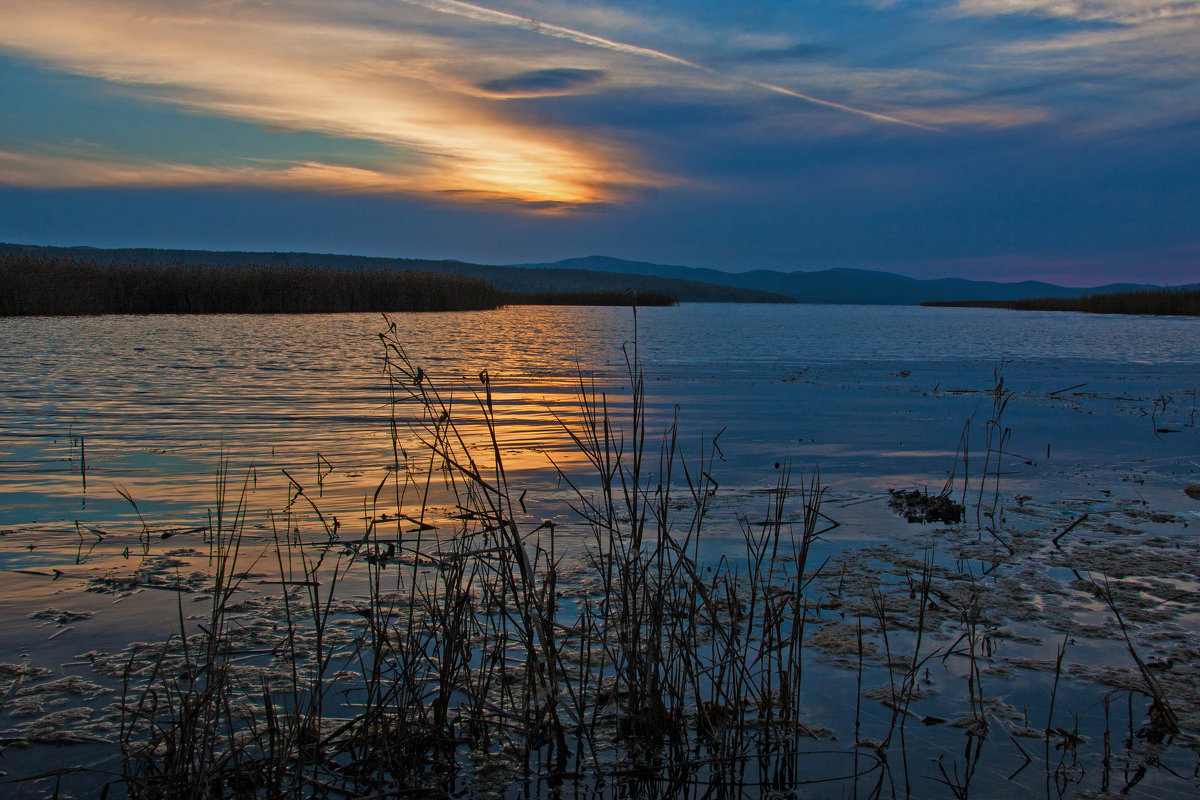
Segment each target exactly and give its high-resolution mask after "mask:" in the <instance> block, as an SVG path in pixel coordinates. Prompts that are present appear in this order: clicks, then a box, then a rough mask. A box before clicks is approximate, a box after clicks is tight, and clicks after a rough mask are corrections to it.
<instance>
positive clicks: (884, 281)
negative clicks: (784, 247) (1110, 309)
mask: <svg viewBox="0 0 1200 800" xmlns="http://www.w3.org/2000/svg"><path fill="white" fill-rule="evenodd" d="M512 266H514V267H521V268H525V269H538V270H544V269H588V270H596V271H605V272H622V273H627V274H633V275H661V276H663V277H669V278H677V279H686V280H693V281H703V282H704V283H716V284H723V285H725V286H731V287H740V288H746V289H759V290H761V291H767V292H778V293H780V294H785V295H787V296H789V297H792V298H795V299H796V300H797V301H798V302H801V303H853V304H863V305H916V304H918V303H925V302H930V301H935V300H1016V299H1020V298H1026V297H1079V296H1082V295H1084V294H1094V293H1097V292H1115V291H1128V290H1133V289H1147V288H1155V287H1152V286H1151V285H1150V284H1140V283H1112V284H1107V285H1105V286H1094V287H1089V288H1073V287H1068V286H1057V285H1055V284H1052V283H1043V282H1041V281H1021V282H1019V283H999V282H996V281H973V280H966V279H964V278H938V279H934V280H920V279H917V278H908V277H905V276H903V275H896V274H894V273H891V272H876V271H873V270H865V269H826V270H820V271H817V272H776V271H773V270H765V269H759V270H753V271H751V272H721V271H720V270H715V269H702V268H697V267H681V266H672V265H669V264H651V263H648V262H644V261H625V260H623V259H619V258H608V257H606V256H587V257H585V258H570V259H567V260H565V261H557V262H555V263H553V264H513V265H512Z"/></svg>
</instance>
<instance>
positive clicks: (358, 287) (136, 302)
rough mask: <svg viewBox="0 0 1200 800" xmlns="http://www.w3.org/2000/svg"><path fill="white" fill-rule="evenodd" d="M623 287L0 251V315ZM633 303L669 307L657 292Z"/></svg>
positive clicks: (309, 305) (511, 296)
mask: <svg viewBox="0 0 1200 800" xmlns="http://www.w3.org/2000/svg"><path fill="white" fill-rule="evenodd" d="M631 301H632V296H631V293H630V292H627V291H626V292H622V291H610V292H570V293H556V292H534V293H520V292H506V293H500V292H498V291H497V290H496V289H495V288H494V287H493V286H492V285H491V284H490V283H487V282H486V281H483V280H480V279H478V278H472V277H468V276H464V275H452V274H446V273H440V272H418V271H412V270H395V271H394V270H341V269H329V268H319V267H304V266H286V265H271V266H262V265H246V266H180V265H165V266H164V265H156V264H132V263H131V264H111V265H110V264H100V263H97V262H94V261H87V260H79V259H63V258H45V257H40V256H27V255H8V256H4V257H2V258H0V316H42V315H49V316H82V315H97V314H321V313H353V312H383V313H397V312H409V311H478V310H486V309H494V308H498V307H499V306H501V305H532V304H542V305H630V303H631ZM638 302H639V304H641V305H674V302H675V301H674V299H673V298H671V297H670V296H668V295H666V294H663V293H661V292H650V293H648V295H647V296H644V297H641V298H638Z"/></svg>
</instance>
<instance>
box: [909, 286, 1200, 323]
mask: <svg viewBox="0 0 1200 800" xmlns="http://www.w3.org/2000/svg"><path fill="white" fill-rule="evenodd" d="M921 305H923V306H940V307H950V308H1009V309H1013V310H1015V311H1083V312H1086V313H1089V314H1147V315H1152V316H1178V317H1196V316H1200V288H1195V287H1184V288H1166V289H1139V290H1133V291H1128V292H1104V293H1101V294H1089V295H1084V296H1082V297H1029V298H1024V299H1021V300H934V301H930V302H928V303H922V304H921Z"/></svg>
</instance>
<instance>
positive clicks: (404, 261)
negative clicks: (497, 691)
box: [0, 244, 1200, 305]
mask: <svg viewBox="0 0 1200 800" xmlns="http://www.w3.org/2000/svg"><path fill="white" fill-rule="evenodd" d="M9 253H29V254H39V255H42V256H46V257H51V258H55V257H57V258H81V259H89V260H92V261H98V262H100V263H122V264H128V263H134V264H180V265H196V264H199V265H213V266H237V265H244V264H263V265H268V266H270V265H277V264H292V265H297V266H312V267H325V268H329V269H397V270H400V269H414V270H428V271H431V272H443V273H452V274H458V275H470V276H472V277H475V278H481V279H483V280H485V281H488V282H489V283H491V284H492V285H493V286H495V287H496V288H497V289H499V290H500V291H505V292H586V291H612V290H617V291H620V290H624V289H627V288H629V289H634V290H635V291H639V292H643V291H650V290H654V291H660V292H666V293H667V294H670V295H672V296H674V297H676V298H678V299H679V300H680V301H682V302H730V303H736V302H742V303H794V302H800V303H848V304H864V305H917V304H919V303H926V302H934V301H958V300H983V301H997V300H1019V299H1024V298H1030V297H1080V296H1082V295H1085V294H1096V293H1099V292H1116V291H1132V290H1139V289H1149V288H1158V287H1155V286H1153V285H1151V284H1141V283H1112V284H1106V285H1104V286H1093V287H1088V288H1074V287H1068V286H1057V285H1055V284H1052V283H1043V282H1041V281H1021V282H1019V283H999V282H996V281H974V280H966V279H964V278H938V279H934V280H920V279H917V278H908V277H905V276H903V275H896V274H894V273H891V272H877V271H873V270H862V269H826V270H820V271H816V272H778V271H774V270H765V269H760V270H753V271H750V272H722V271H720V270H715V269H703V268H698V267H684V266H675V265H670V264H652V263H649V262H645V261H625V260H623V259H619V258H608V257H606V256H587V257H585V258H570V259H566V260H564V261H556V262H554V263H545V264H511V265H508V266H492V265H487V264H472V263H469V262H465V261H452V260H446V261H432V260H426V259H415V258H376V257H370V256H348V255H333V254H327V253H267V252H240V251H214V250H161V249H151V248H126V249H101V248H95V247H41V246H35V245H19V244H0V256H4V255H6V254H9ZM1197 286H1200V284H1197Z"/></svg>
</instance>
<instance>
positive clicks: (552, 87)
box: [479, 67, 605, 97]
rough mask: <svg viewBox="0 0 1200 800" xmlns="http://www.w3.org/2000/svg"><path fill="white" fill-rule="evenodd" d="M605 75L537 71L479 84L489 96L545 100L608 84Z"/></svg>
mask: <svg viewBox="0 0 1200 800" xmlns="http://www.w3.org/2000/svg"><path fill="white" fill-rule="evenodd" d="M604 74H605V73H604V70H599V69H575V68H571V67H558V68H555V69H535V70H530V71H528V72H521V73H518V74H516V75H510V76H508V77H507V78H495V79H493V80H490V81H484V82H483V83H481V84H479V88H480V89H482V90H483V91H485V92H487V93H488V94H495V95H504V96H506V97H545V96H549V95H560V94H571V93H573V92H574V91H576V90H578V89H582V88H585V87H588V86H591V85H593V84H595V83H599V82H600V81H602V80H604Z"/></svg>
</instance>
